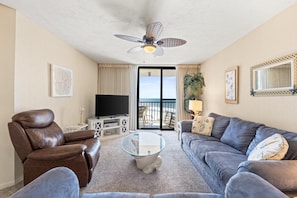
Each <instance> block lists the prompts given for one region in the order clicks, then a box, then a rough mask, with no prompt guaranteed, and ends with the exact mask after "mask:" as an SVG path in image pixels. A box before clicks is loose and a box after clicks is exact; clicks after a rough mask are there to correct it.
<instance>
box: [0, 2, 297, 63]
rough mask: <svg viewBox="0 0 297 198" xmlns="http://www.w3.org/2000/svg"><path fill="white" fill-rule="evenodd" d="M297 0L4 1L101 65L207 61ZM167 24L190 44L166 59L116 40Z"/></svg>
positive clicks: (168, 33) (173, 33) (166, 27)
mask: <svg viewBox="0 0 297 198" xmlns="http://www.w3.org/2000/svg"><path fill="white" fill-rule="evenodd" d="M296 2H297V0H122V1H121V0H60V1H54V0H0V3H2V4H4V5H7V6H9V7H12V8H15V9H16V10H17V11H18V12H20V13H21V14H22V15H25V16H27V17H29V18H30V19H31V20H32V21H34V22H35V23H37V24H39V25H41V26H43V27H44V28H46V29H47V30H48V31H50V32H52V33H53V34H54V35H56V36H57V37H58V38H60V39H62V40H64V41H65V42H67V43H68V44H70V45H71V46H73V47H74V48H76V49H77V50H79V51H81V52H82V53H84V54H85V55H87V56H88V57H90V58H91V59H93V60H95V61H96V62H98V63H130V64H191V63H201V62H203V61H205V60H206V59H208V58H209V57H211V56H213V55H215V54H216V53H218V52H219V51H220V50H222V49H224V48H225V47H227V46H229V45H230V44H232V43H233V42H234V41H236V40H238V39H239V38H241V37H243V36H244V35H246V34H247V33H248V32H250V31H251V30H253V29H254V28H256V27H258V26H259V25H261V24H263V23H264V22H265V21H267V20H268V19H270V18H271V17H273V16H275V15H277V14H278V13H280V12H281V11H282V10H284V9H285V8H287V7H288V6H290V5H292V4H294V3H296ZM157 21H159V22H161V23H162V24H163V26H164V31H163V33H162V34H161V36H160V38H165V37H175V38H181V39H184V40H186V41H187V43H186V44H185V45H183V46H180V47H175V48H164V51H165V54H164V56H162V57H154V56H153V55H148V54H145V53H144V52H142V51H140V52H137V53H134V54H128V53H127V52H126V51H127V50H128V49H130V48H132V47H135V46H137V43H133V42H128V41H125V40H121V39H118V38H116V37H114V36H113V35H114V34H125V35H131V36H135V37H139V38H142V36H143V35H144V34H145V27H146V25H147V24H149V23H152V22H157Z"/></svg>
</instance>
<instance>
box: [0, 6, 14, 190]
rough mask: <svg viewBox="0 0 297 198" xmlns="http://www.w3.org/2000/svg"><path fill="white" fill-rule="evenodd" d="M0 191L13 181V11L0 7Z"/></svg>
mask: <svg viewBox="0 0 297 198" xmlns="http://www.w3.org/2000/svg"><path fill="white" fill-rule="evenodd" d="M0 29H1V33H0V43H1V44H0V54H1V56H0V90H1V91H0V99H1V100H0V109H1V110H0V189H1V188H4V187H7V186H10V185H12V184H13V181H14V177H15V176H14V174H15V173H14V149H13V147H12V145H11V143H10V139H9V133H8V128H7V123H8V121H9V120H10V118H11V115H12V114H13V112H14V101H13V98H14V51H15V11H14V10H13V9H9V8H7V7H4V6H1V5H0Z"/></svg>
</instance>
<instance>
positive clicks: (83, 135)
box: [64, 130, 95, 142]
mask: <svg viewBox="0 0 297 198" xmlns="http://www.w3.org/2000/svg"><path fill="white" fill-rule="evenodd" d="M94 137H95V130H84V131H75V132H71V133H64V139H65V141H66V142H74V141H79V140H85V139H89V138H94Z"/></svg>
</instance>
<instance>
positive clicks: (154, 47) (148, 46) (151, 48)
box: [143, 44, 156, 54]
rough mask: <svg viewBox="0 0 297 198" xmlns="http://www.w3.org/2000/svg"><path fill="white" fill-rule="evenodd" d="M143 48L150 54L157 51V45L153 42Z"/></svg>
mask: <svg viewBox="0 0 297 198" xmlns="http://www.w3.org/2000/svg"><path fill="white" fill-rule="evenodd" d="M143 50H144V51H145V52H146V53H148V54H152V53H154V52H155V51H156V46H154V45H152V44H146V45H145V46H144V47H143Z"/></svg>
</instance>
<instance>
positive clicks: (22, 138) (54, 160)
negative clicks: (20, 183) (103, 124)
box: [8, 109, 100, 187]
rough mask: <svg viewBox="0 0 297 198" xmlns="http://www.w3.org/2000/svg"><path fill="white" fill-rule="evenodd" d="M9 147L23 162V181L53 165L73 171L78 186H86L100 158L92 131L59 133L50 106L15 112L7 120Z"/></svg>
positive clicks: (25, 181)
mask: <svg viewBox="0 0 297 198" xmlns="http://www.w3.org/2000/svg"><path fill="white" fill-rule="evenodd" d="M8 128H9V134H10V138H11V141H12V143H13V146H14V148H15V150H16V152H17V154H18V156H19V157H20V159H21V160H22V162H23V168H24V184H25V185H26V184H28V183H29V182H31V181H32V180H34V179H35V178H37V177H38V176H39V175H41V174H43V173H45V172H46V171H48V170H49V169H52V168H54V167H59V166H64V167H68V168H70V169H71V170H73V171H74V172H75V174H76V175H77V177H78V180H79V184H80V186H81V187H82V186H86V185H87V184H88V183H89V182H90V180H91V178H92V174H93V171H94V169H95V167H96V164H97V162H98V160H99V157H100V153H99V151H100V141H99V139H98V138H94V135H95V131H93V130H85V131H77V132H71V133H63V132H62V130H61V128H60V127H59V126H58V125H57V124H56V123H55V122H54V113H53V112H52V111H51V110H50V109H40V110H32V111H26V112H22V113H18V114H16V115H14V116H13V117H12V122H10V123H8Z"/></svg>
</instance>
